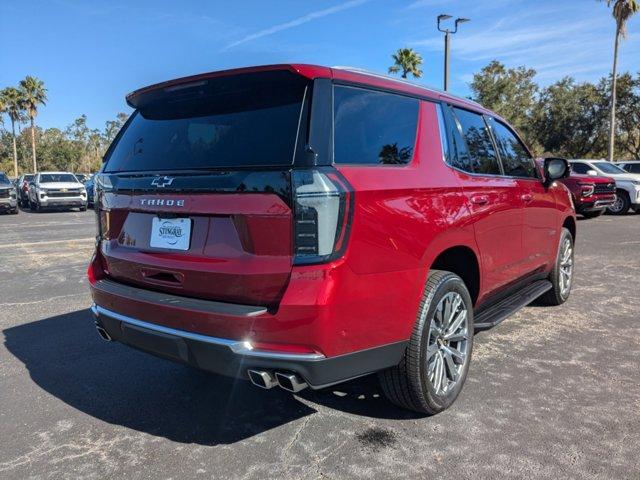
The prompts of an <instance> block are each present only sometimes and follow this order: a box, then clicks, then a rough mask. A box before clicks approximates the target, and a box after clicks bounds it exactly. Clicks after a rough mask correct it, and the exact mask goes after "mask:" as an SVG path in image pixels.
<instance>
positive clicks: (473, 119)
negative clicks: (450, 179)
mask: <svg viewBox="0 0 640 480" xmlns="http://www.w3.org/2000/svg"><path fill="white" fill-rule="evenodd" d="M453 110H454V112H455V114H456V117H458V121H459V122H460V126H461V127H462V132H463V134H464V138H465V140H466V141H467V146H468V150H469V155H470V156H471V167H472V169H473V172H474V173H479V174H490V175H500V173H501V171H500V164H499V163H498V156H497V155H496V151H495V149H494V148H493V142H492V141H491V137H490V136H489V131H488V129H487V125H486V124H485V123H484V119H483V118H482V115H479V114H477V113H473V112H469V111H468V110H463V109H461V108H454V109H453Z"/></svg>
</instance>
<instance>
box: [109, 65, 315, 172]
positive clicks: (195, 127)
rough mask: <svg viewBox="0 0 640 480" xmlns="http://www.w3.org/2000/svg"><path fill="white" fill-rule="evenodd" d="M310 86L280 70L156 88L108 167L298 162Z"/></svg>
mask: <svg viewBox="0 0 640 480" xmlns="http://www.w3.org/2000/svg"><path fill="white" fill-rule="evenodd" d="M306 85H307V82H306V80H305V79H304V78H302V77H300V76H298V75H294V74H293V73H291V72H287V71H275V72H261V73H252V74H243V75H234V76H227V77H218V78H212V79H208V80H204V81H199V82H194V83H192V84H187V85H184V86H174V87H168V88H165V89H163V90H159V91H157V92H155V91H154V92H152V93H151V94H148V95H147V97H148V98H145V99H144V102H143V104H142V105H141V106H140V107H139V109H138V110H137V111H136V112H135V113H134V115H133V118H132V119H131V121H130V122H129V124H128V125H127V127H126V129H125V130H124V131H123V132H122V134H121V135H120V137H119V138H118V140H117V143H116V144H115V145H114V146H113V147H112V148H111V151H110V152H109V154H108V158H107V159H106V166H105V169H104V171H105V172H122V171H149V170H182V169H210V168H218V167H247V166H285V165H291V164H292V163H293V155H294V150H295V145H296V138H297V133H298V124H299V121H300V114H301V110H302V104H303V99H304V95H305V88H306Z"/></svg>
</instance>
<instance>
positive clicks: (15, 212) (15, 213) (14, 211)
mask: <svg viewBox="0 0 640 480" xmlns="http://www.w3.org/2000/svg"><path fill="white" fill-rule="evenodd" d="M18 212H19V210H18V207H16V208H14V209H13V210H11V214H12V215H17V214H18Z"/></svg>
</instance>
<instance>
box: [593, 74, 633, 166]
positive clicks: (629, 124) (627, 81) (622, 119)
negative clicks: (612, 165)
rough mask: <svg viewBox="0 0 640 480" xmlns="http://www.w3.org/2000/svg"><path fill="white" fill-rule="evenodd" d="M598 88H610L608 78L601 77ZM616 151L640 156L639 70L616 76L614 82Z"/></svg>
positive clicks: (606, 89) (625, 154) (619, 153)
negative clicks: (635, 74)
mask: <svg viewBox="0 0 640 480" xmlns="http://www.w3.org/2000/svg"><path fill="white" fill-rule="evenodd" d="M599 88H601V89H602V90H604V91H608V90H609V89H610V80H609V81H605V80H604V79H602V80H601V81H600V84H599ZM616 113H617V115H616V116H617V120H616V151H617V153H618V155H620V156H622V157H623V158H624V157H625V156H629V158H631V159H634V160H635V159H637V158H640V72H639V73H638V74H637V76H636V77H635V78H634V77H633V76H631V75H630V74H629V73H623V74H622V75H619V76H618V80H617V82H616Z"/></svg>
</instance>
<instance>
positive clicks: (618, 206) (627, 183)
mask: <svg viewBox="0 0 640 480" xmlns="http://www.w3.org/2000/svg"><path fill="white" fill-rule="evenodd" d="M569 162H570V163H571V170H572V171H573V172H575V173H580V174H586V175H603V176H605V177H610V178H613V179H614V180H615V181H616V201H615V202H614V204H613V205H611V206H610V207H608V210H609V212H610V213H613V214H616V215H622V214H625V213H627V212H628V211H629V208H632V207H633V209H634V210H635V211H636V212H639V211H640V174H637V173H629V172H626V171H624V170H623V169H622V168H620V167H619V166H617V165H615V164H613V163H611V162H607V161H606V160H569Z"/></svg>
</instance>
